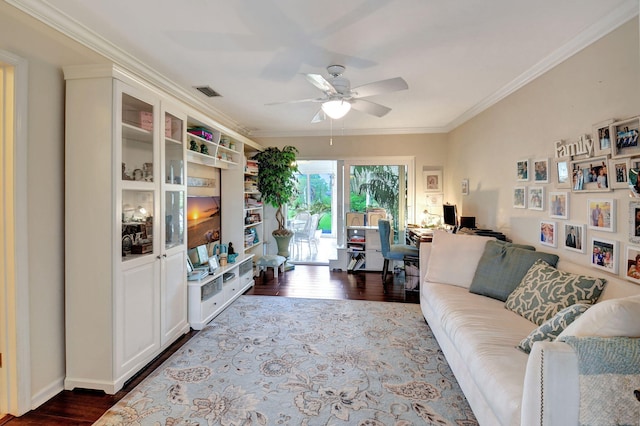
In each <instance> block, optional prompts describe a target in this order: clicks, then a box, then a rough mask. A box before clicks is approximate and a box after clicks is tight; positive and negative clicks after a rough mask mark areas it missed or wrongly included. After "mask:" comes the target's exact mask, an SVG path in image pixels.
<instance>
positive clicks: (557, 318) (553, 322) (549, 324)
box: [518, 303, 591, 353]
mask: <svg viewBox="0 0 640 426" xmlns="http://www.w3.org/2000/svg"><path fill="white" fill-rule="evenodd" d="M590 306H591V305H587V304H584V303H576V304H575V305H571V306H569V307H567V308H564V309H563V310H561V311H560V312H558V313H557V314H555V315H554V316H553V317H552V318H551V319H549V320H548V321H546V322H544V323H543V324H542V325H541V326H540V327H538V328H536V329H535V330H533V331H532V332H531V333H529V335H528V336H527V337H525V338H524V339H522V341H521V342H520V344H519V345H518V348H520V349H522V350H523V351H524V352H526V353H529V352H531V346H533V342H538V341H540V340H548V341H553V340H555V338H556V337H558V335H559V334H560V333H562V331H563V330H564V329H565V328H567V326H568V325H569V324H571V323H572V322H573V321H575V319H576V318H578V317H579V316H580V315H582V314H583V313H584V311H586V310H587V309H589V307H590Z"/></svg>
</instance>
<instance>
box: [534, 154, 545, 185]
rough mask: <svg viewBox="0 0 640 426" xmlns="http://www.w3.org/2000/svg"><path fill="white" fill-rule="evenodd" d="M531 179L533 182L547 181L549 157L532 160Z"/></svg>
mask: <svg viewBox="0 0 640 426" xmlns="http://www.w3.org/2000/svg"><path fill="white" fill-rule="evenodd" d="M533 181H534V182H535V183H549V159H548V158H539V159H537V160H533Z"/></svg>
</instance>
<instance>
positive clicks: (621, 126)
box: [610, 117, 640, 158]
mask: <svg viewBox="0 0 640 426" xmlns="http://www.w3.org/2000/svg"><path fill="white" fill-rule="evenodd" d="M639 130H640V117H633V118H630V119H628V120H622V121H616V122H615V123H613V124H611V130H610V133H611V137H612V141H611V156H612V157H614V158H619V157H632V156H634V155H640V145H638V131H639Z"/></svg>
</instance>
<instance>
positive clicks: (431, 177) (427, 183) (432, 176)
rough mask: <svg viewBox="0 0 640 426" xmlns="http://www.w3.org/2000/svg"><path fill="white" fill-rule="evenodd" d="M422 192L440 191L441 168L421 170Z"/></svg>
mask: <svg viewBox="0 0 640 426" xmlns="http://www.w3.org/2000/svg"><path fill="white" fill-rule="evenodd" d="M422 176H423V177H424V182H423V183H422V184H423V185H424V192H442V170H423V171H422Z"/></svg>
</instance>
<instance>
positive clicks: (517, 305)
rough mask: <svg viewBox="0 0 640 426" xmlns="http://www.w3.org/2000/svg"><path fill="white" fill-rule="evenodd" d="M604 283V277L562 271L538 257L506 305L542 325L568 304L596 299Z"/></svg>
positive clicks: (591, 301) (590, 302)
mask: <svg viewBox="0 0 640 426" xmlns="http://www.w3.org/2000/svg"><path fill="white" fill-rule="evenodd" d="M605 283H606V281H605V280H604V279H601V278H593V277H588V276H586V275H578V274H572V273H569V272H563V271H559V270H557V269H556V268H554V267H553V266H551V265H549V264H548V263H547V262H545V261H544V260H536V262H535V263H534V264H533V266H532V267H531V268H530V269H529V271H527V273H526V275H525V276H524V278H523V279H522V282H521V283H520V285H518V287H517V288H516V289H515V290H513V292H512V293H511V294H510V295H509V297H508V298H507V301H506V302H505V305H504V306H505V307H506V308H507V309H509V310H511V311H513V312H515V313H517V314H518V315H521V316H522V317H524V318H526V319H528V320H529V321H531V322H533V323H534V324H537V325H542V323H543V322H545V321H547V320H548V319H549V318H551V317H553V316H554V315H555V314H557V313H558V312H559V311H560V310H562V309H564V308H566V307H567V306H571V305H573V304H576V303H586V304H590V305H592V304H594V303H596V301H597V300H598V297H600V294H601V293H602V290H603V289H604V285H605Z"/></svg>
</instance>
